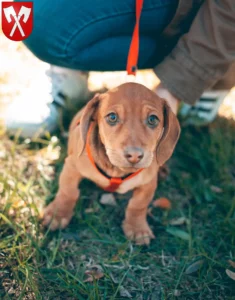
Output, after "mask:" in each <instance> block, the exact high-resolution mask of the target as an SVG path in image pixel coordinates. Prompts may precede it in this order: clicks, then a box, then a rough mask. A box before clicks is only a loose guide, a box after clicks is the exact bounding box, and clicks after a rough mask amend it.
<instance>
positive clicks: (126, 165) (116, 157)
mask: <svg viewBox="0 0 235 300" xmlns="http://www.w3.org/2000/svg"><path fill="white" fill-rule="evenodd" d="M106 154H107V156H108V159H109V161H110V163H111V164H112V165H113V166H115V167H116V168H118V169H120V170H121V171H124V172H127V173H134V172H136V171H138V170H140V169H145V168H148V167H149V166H150V165H151V163H152V161H153V154H152V153H145V155H144V159H143V160H141V161H139V162H137V163H130V162H128V161H127V160H126V158H125V157H124V156H123V155H122V153H117V151H113V150H112V151H109V150H108V149H107V150H106Z"/></svg>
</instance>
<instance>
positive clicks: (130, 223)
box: [122, 177, 157, 245]
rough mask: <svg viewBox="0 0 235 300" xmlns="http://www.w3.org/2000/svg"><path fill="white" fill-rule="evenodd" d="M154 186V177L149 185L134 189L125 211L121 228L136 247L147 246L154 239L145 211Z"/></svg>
mask: <svg viewBox="0 0 235 300" xmlns="http://www.w3.org/2000/svg"><path fill="white" fill-rule="evenodd" d="M156 186H157V179H156V177H154V178H153V179H152V180H151V181H150V182H149V183H147V184H145V185H142V186H140V187H138V188H136V189H135V190H134V192H133V196H132V198H131V199H130V201H129V204H128V206H127V209H126V213H125V220H124V222H123V224H122V228H123V231H124V233H125V235H126V237H127V238H128V239H130V240H133V241H135V242H136V244H138V245H144V244H146V245H148V244H149V243H150V239H153V238H155V237H154V234H153V233H152V230H151V229H150V227H149V225H148V223H147V209H148V205H149V203H150V202H151V201H152V198H153V196H154V192H155V189H156Z"/></svg>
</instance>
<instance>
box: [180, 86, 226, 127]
mask: <svg viewBox="0 0 235 300" xmlns="http://www.w3.org/2000/svg"><path fill="white" fill-rule="evenodd" d="M228 94H229V91H228V90H214V91H213V90H212V91H206V92H204V93H203V94H202V96H201V98H200V99H199V100H198V101H197V103H196V104H195V105H188V104H185V103H183V104H182V106H181V108H180V110H179V115H180V116H181V117H182V119H183V124H185V125H197V126H203V125H208V124H209V123H211V122H212V121H213V120H214V119H215V118H216V116H217V114H218V111H219V108H220V105H221V104H222V103H223V101H224V99H225V98H226V96H227V95H228Z"/></svg>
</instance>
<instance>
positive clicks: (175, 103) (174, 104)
mask: <svg viewBox="0 0 235 300" xmlns="http://www.w3.org/2000/svg"><path fill="white" fill-rule="evenodd" d="M155 92H156V94H157V95H158V96H159V97H161V98H163V99H165V100H166V101H167V103H168V104H169V106H170V108H171V109H172V111H173V113H174V114H175V115H176V114H177V111H178V108H179V104H180V100H179V99H177V98H176V97H175V96H173V95H172V94H171V93H170V92H169V91H168V90H167V89H166V88H165V87H164V86H163V85H162V84H161V83H160V84H159V85H158V86H157V88H156V90H155Z"/></svg>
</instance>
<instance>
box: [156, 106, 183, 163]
mask: <svg viewBox="0 0 235 300" xmlns="http://www.w3.org/2000/svg"><path fill="white" fill-rule="evenodd" d="M163 114H164V128H163V134H162V137H161V139H160V142H159V143H158V145H157V162H158V165H159V166H162V165H164V163H165V162H166V161H167V160H168V159H169V158H170V157H171V155H172V153H173V151H174V149H175V146H176V143H177V141H178V139H179V136H180V125H179V121H178V119H177V117H176V115H175V114H174V113H173V112H172V110H171V108H170V107H169V106H168V104H167V103H166V102H165V103H164V106H163Z"/></svg>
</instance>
